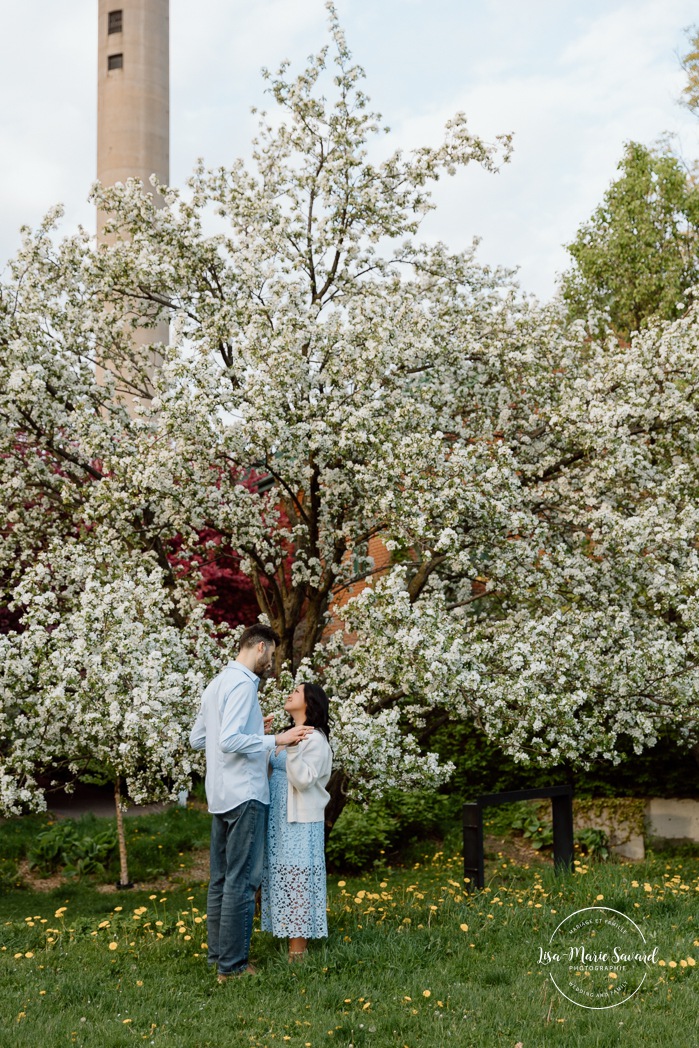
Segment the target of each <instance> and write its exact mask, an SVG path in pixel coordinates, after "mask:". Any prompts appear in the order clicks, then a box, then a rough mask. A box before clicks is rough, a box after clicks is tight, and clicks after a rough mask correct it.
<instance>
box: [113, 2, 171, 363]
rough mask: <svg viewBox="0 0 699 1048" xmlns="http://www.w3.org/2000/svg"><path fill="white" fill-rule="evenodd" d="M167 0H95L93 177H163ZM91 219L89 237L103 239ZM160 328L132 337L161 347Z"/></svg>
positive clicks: (166, 174)
mask: <svg viewBox="0 0 699 1048" xmlns="http://www.w3.org/2000/svg"><path fill="white" fill-rule="evenodd" d="M169 8H170V4H169V0H99V16H98V27H99V28H98V33H99V42H98V49H97V53H98V72H97V178H98V179H99V180H100V182H102V183H104V185H114V183H116V182H125V181H126V179H127V178H139V179H141V180H142V181H143V183H144V185H145V186H146V191H147V190H148V180H149V178H150V176H151V175H152V174H155V175H157V176H158V178H159V180H160V181H161V182H165V183H167V182H168V181H169V178H170V10H169ZM102 225H103V219H102V216H101V215H100V214H99V212H98V214H97V240H98V242H100V241H102V240H103V234H102ZM167 339H168V327H167V324H161V325H159V327H158V328H156V329H148V330H144V331H143V332H139V333H138V341H139V342H141V344H142V345H145V344H148V343H152V342H166V341H167Z"/></svg>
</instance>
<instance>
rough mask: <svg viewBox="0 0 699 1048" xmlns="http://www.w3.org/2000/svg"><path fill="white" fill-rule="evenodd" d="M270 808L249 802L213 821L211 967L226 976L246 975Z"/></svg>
mask: <svg viewBox="0 0 699 1048" xmlns="http://www.w3.org/2000/svg"><path fill="white" fill-rule="evenodd" d="M267 808H268V806H267V805H266V804H263V803H262V801H255V800H250V801H245V802H244V803H243V804H239V805H238V806H237V807H236V808H231V810H230V811H227V812H223V814H222V815H214V816H213V822H212V824H211V874H210V876H211V879H210V881H209V896H208V901H207V908H206V914H207V917H206V927H207V940H208V943H209V964H211V965H218V970H219V972H220V973H221V974H222V975H230V974H231V973H235V972H242V971H244V970H245V968H246V966H247V963H248V954H249V952H250V938H251V936H252V919H253V916H254V914H255V893H256V892H257V889H258V888H259V887H260V882H261V881H262V860H263V854H264V843H265V833H266V829H267Z"/></svg>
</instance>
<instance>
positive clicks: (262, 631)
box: [238, 622, 280, 651]
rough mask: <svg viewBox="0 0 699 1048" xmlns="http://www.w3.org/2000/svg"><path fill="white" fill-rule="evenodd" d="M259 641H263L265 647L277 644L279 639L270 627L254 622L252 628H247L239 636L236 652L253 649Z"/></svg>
mask: <svg viewBox="0 0 699 1048" xmlns="http://www.w3.org/2000/svg"><path fill="white" fill-rule="evenodd" d="M260 641H264V643H265V644H266V645H268V646H269V645H270V644H279V643H280V637H279V634H278V633H277V631H276V630H273V629H272V627H271V626H265V624H264V623H263V622H256V623H255V625H254V626H248V628H247V629H246V630H243V632H242V633H241V635H240V640H239V641H238V650H239V651H242V650H243V648H253V647H255V645H257V644H259V643H260Z"/></svg>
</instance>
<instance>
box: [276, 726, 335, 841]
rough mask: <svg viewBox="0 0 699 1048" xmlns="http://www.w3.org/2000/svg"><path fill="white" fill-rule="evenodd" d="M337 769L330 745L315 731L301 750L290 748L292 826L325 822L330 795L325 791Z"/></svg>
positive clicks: (288, 813) (288, 773)
mask: <svg viewBox="0 0 699 1048" xmlns="http://www.w3.org/2000/svg"><path fill="white" fill-rule="evenodd" d="M332 767H333V754H332V750H331V749H330V743H329V742H328V740H327V739H326V738H325V735H324V734H323V732H322V731H318V730H317V729H316V730H314V731H313V733H312V734H311V735H309V736H308V737H307V738H306V739H304V740H303V742H300V743H299V744H298V745H297V746H287V748H286V777H287V779H288V782H289V790H288V793H287V800H286V817H287V819H288V820H289V822H322V821H323V815H324V812H325V806H326V804H327V803H328V801H329V800H330V794H329V793H328V791H327V790H326V789H325V787H326V785H327V782H328V779H329V778H330V773H331V772H332Z"/></svg>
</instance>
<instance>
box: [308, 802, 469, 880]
mask: <svg viewBox="0 0 699 1048" xmlns="http://www.w3.org/2000/svg"><path fill="white" fill-rule="evenodd" d="M453 824H454V819H453V813H452V802H451V800H450V798H449V797H447V796H445V795H443V794H439V793H434V792H431V791H426V790H425V791H420V792H418V793H402V792H401V791H400V790H390V791H389V792H388V793H386V794H385V795H384V796H383V797H382V798H381V799H380V800H377V801H374V802H373V803H371V804H369V805H368V806H367V808H361V807H359V805H355V804H348V805H347V807H346V808H345V810H344V811H343V812H342V814H341V816H340V818H339V819H338V820H337V822H336V823H335V825H334V827H333V829H332V833H331V834H330V839H329V841H328V846H327V857H328V861H329V862H330V863H331V865H332V866H333V867H334V868H335V869H341V870H355V871H356V870H366V869H369V868H370V867H371V866H373V865H375V864H376V863H378V862H380V861H381V858H382V855H383V854H385V853H386V852H392V853H393V854H394V855H396V853H397V852H400V854H402V853H404V852H406V851H409V850H410V848H411V846H412V845H414V844H415V843H416V842H418V841H424V840H425V838H439V839H440V840H441V839H442V838H443V837H444V835H445V833H446V832H447V831H448V830H449V829H452V828H453Z"/></svg>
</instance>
